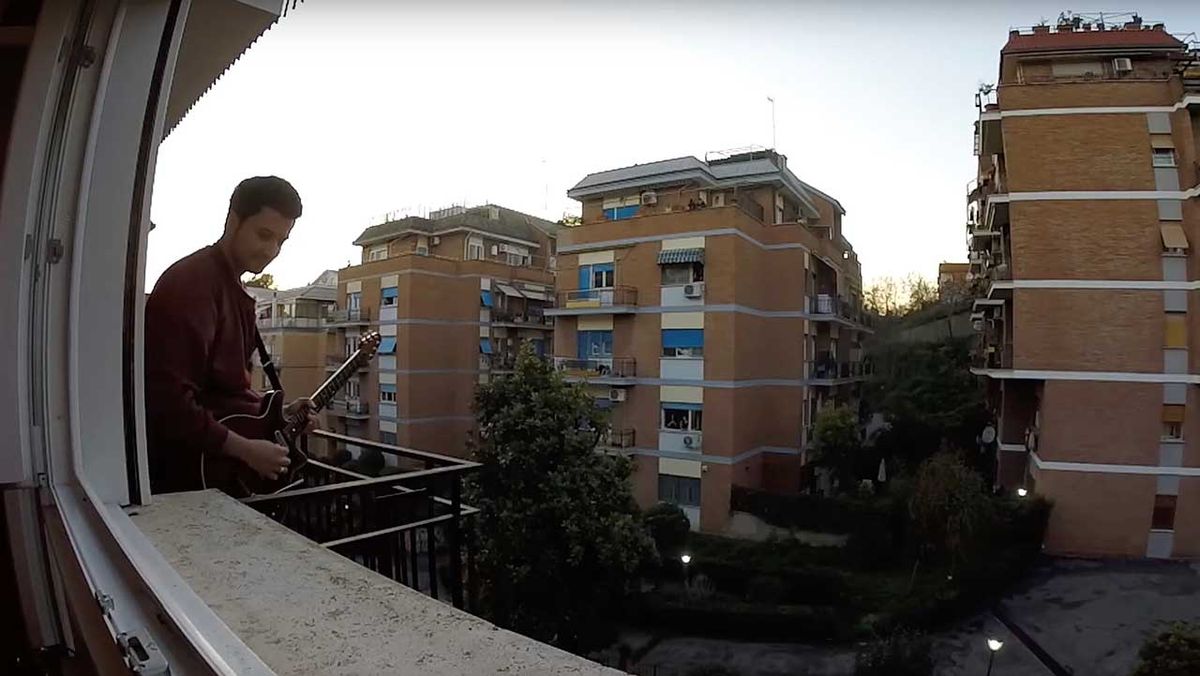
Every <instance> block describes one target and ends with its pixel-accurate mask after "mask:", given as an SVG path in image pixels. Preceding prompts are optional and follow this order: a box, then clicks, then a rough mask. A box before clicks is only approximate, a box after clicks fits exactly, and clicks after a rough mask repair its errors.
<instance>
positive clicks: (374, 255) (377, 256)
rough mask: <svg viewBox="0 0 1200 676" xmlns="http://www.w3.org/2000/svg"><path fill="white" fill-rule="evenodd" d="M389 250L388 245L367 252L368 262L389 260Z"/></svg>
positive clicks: (374, 247) (375, 247)
mask: <svg viewBox="0 0 1200 676" xmlns="http://www.w3.org/2000/svg"><path fill="white" fill-rule="evenodd" d="M387 254H388V248H387V245H386V244H383V245H380V246H373V247H371V248H370V249H369V250H368V251H367V261H368V262H370V261H381V260H383V259H385V258H387Z"/></svg>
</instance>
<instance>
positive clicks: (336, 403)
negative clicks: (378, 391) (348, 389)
mask: <svg viewBox="0 0 1200 676" xmlns="http://www.w3.org/2000/svg"><path fill="white" fill-rule="evenodd" d="M329 412H330V413H332V414H334V415H336V416H339V417H343V418H358V419H362V418H367V417H369V416H370V407H369V406H367V402H365V401H359V400H357V399H334V400H333V402H332V403H331V404H329Z"/></svg>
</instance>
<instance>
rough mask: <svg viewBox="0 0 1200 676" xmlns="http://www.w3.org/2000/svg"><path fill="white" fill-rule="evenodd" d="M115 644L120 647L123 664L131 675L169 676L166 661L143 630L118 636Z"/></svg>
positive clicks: (168, 666)
mask: <svg viewBox="0 0 1200 676" xmlns="http://www.w3.org/2000/svg"><path fill="white" fill-rule="evenodd" d="M117 644H118V645H119V646H121V652H123V653H124V654H125V662H126V663H128V664H129V668H130V670H132V671H133V673H135V674H139V676H170V673H171V667H170V665H168V664H167V659H166V658H165V657H163V654H162V652H161V651H160V650H159V649H158V644H156V643H155V642H154V639H152V638H150V635H149V634H147V633H146V631H145V630H144V629H143V630H140V631H136V632H122V633H120V634H118V635H117Z"/></svg>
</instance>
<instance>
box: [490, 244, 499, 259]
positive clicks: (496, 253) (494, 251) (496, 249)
mask: <svg viewBox="0 0 1200 676" xmlns="http://www.w3.org/2000/svg"><path fill="white" fill-rule="evenodd" d="M492 255H493V256H499V255H500V247H498V246H496V245H495V244H493V245H492Z"/></svg>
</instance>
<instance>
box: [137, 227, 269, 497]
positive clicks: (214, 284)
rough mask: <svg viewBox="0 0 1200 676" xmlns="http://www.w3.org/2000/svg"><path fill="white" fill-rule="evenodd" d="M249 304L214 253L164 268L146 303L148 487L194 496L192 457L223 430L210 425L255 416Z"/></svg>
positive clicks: (196, 465)
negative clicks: (190, 492) (238, 415)
mask: <svg viewBox="0 0 1200 676" xmlns="http://www.w3.org/2000/svg"><path fill="white" fill-rule="evenodd" d="M255 331H256V329H255V313H254V299H253V298H251V297H250V295H249V294H247V293H246V290H245V288H243V287H242V283H241V281H239V279H238V274H237V273H236V272H235V271H234V269H233V266H232V265H231V264H230V262H229V260H228V259H227V258H226V257H225V255H224V254H222V253H221V250H220V249H218V248H217V247H216V246H209V247H205V248H203V249H201V250H199V251H197V252H196V253H193V254H191V255H190V256H187V257H186V258H183V259H181V260H179V261H177V262H176V263H175V264H174V265H172V266H171V267H169V268H167V271H166V272H164V273H163V275H162V277H160V278H159V280H158V283H157V284H155V285H154V291H152V292H151V293H150V298H149V300H147V301H146V340H145V346H146V367H145V372H146V437H147V442H148V443H149V451H150V452H149V455H150V487H151V489H152V490H153V491H154V492H156V493H163V492H170V491H187V490H198V489H199V488H201V483H200V455H201V453H204V452H216V451H218V450H219V449H220V448H221V446H222V444H224V443H225V438H226V437H227V436H228V435H229V430H227V429H226V428H225V426H224V425H222V424H221V423H219V422H217V420H218V419H219V418H222V417H225V416H227V415H230V414H232V413H254V412H257V411H258V407H259V400H260V397H259V395H258V394H257V393H255V392H254V390H253V389H251V386H250V355H251V353H252V352H253V351H254V347H255V340H254V336H255Z"/></svg>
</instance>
